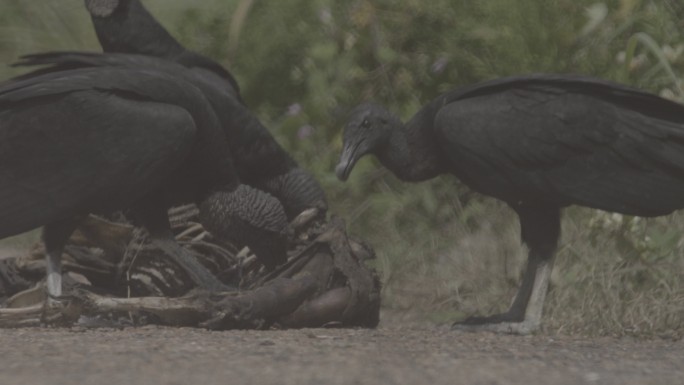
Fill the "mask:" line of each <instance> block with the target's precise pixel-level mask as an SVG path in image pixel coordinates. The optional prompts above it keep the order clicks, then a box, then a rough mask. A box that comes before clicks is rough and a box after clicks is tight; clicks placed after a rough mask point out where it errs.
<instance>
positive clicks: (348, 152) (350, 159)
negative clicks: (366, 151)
mask: <svg viewBox="0 0 684 385" xmlns="http://www.w3.org/2000/svg"><path fill="white" fill-rule="evenodd" d="M359 144H360V143H359ZM359 144H357V145H356V146H350V145H349V144H345V146H344V149H343V150H342V154H341V155H340V160H339V162H337V166H336V167H335V174H337V179H339V180H341V181H342V182H344V181H346V180H347V178H349V174H350V173H351V170H352V169H353V168H354V164H356V161H357V160H359V158H360V157H361V155H363V153H361V152H359V151H358V150H359Z"/></svg>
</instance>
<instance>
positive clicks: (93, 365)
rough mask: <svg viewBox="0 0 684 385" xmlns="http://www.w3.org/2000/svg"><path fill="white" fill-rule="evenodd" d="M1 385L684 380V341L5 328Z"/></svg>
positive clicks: (623, 384) (668, 383) (657, 383)
mask: <svg viewBox="0 0 684 385" xmlns="http://www.w3.org/2000/svg"><path fill="white" fill-rule="evenodd" d="M0 355H1V357H2V358H1V361H0V384H2V385H15V384H16V385H33V384H51V385H61V384H65V385H66V384H69V385H71V384H103V385H105V384H106V385H118V384H122V385H123V384H125V385H129V384H178V385H186V384H201V385H213V384H221V385H235V384H282V385H288V384H297V385H309V384H316V385H319V384H333V385H334V384H406V385H408V384H412V385H414V384H449V385H454V384H483V385H496V384H556V385H563V384H616V385H618V384H619V385H628V384H653V385H679V384H683V383H684V340H679V341H672V340H669V341H668V340H660V339H651V340H641V339H639V340H637V339H624V338H623V339H614V338H595V339H589V338H578V337H567V336H565V337H563V336H550V335H536V336H529V337H518V336H501V335H494V334H490V333H464V332H453V331H450V330H448V329H447V328H443V327H437V326H431V325H419V326H402V325H396V324H390V325H387V324H381V327H379V328H378V329H376V330H348V329H347V330H345V329H305V330H290V331H228V332H212V331H206V330H197V329H189V328H180V329H178V328H167V327H152V326H147V327H141V328H127V329H83V328H72V329H40V328H37V329H15V330H7V329H5V330H0Z"/></svg>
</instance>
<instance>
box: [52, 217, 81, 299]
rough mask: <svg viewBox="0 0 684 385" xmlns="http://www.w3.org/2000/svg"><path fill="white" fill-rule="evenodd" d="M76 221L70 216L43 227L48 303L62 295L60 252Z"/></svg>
mask: <svg viewBox="0 0 684 385" xmlns="http://www.w3.org/2000/svg"><path fill="white" fill-rule="evenodd" d="M78 223H79V220H78V219H76V218H72V219H67V220H62V221H58V222H53V223H50V224H48V225H45V226H44V227H43V244H45V262H46V270H47V294H48V304H54V303H55V302H58V301H59V299H60V297H61V296H62V252H63V251H64V244H65V243H66V241H67V239H69V236H71V233H73V232H74V230H75V229H76V226H77V225H78Z"/></svg>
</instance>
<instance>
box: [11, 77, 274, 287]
mask: <svg viewBox="0 0 684 385" xmlns="http://www.w3.org/2000/svg"><path fill="white" fill-rule="evenodd" d="M185 202H195V203H197V204H198V205H199V208H200V211H201V213H202V214H203V218H204V220H206V221H207V222H209V224H210V227H212V226H213V228H214V229H215V230H216V231H217V232H218V233H219V234H220V235H226V236H228V237H231V236H233V237H238V238H242V237H243V236H244V237H246V238H247V240H248V243H249V246H250V247H252V246H254V247H255V248H256V249H260V248H261V249H265V248H266V246H267V245H270V249H269V250H271V251H273V253H274V254H273V255H267V256H265V257H270V258H271V259H270V260H269V259H266V261H265V262H266V264H268V263H269V261H274V262H276V261H280V260H283V259H284V257H285V245H286V242H287V240H286V236H287V218H286V216H285V212H284V210H283V208H282V206H281V204H280V203H279V202H278V201H277V200H276V199H275V198H274V197H272V196H271V195H269V194H267V193H264V192H261V191H259V190H257V189H254V188H252V187H249V186H246V185H242V184H240V180H239V177H238V175H237V174H236V172H235V169H234V167H233V161H232V157H231V151H230V146H229V139H228V138H227V136H226V134H225V132H224V130H223V129H222V127H221V125H220V122H219V120H218V118H217V117H216V114H215V113H214V110H213V108H212V106H211V104H210V103H209V102H208V100H207V98H206V97H205V96H204V94H203V93H202V92H201V91H200V90H199V89H198V88H197V87H195V86H193V85H192V84H190V83H188V82H187V81H185V80H183V79H182V78H179V77H177V76H174V74H173V73H169V72H164V71H161V70H156V69H154V68H145V67H142V66H140V67H138V68H120V67H106V66H102V67H91V68H77V69H71V70H61V69H60V68H53V69H43V70H39V71H37V72H34V73H32V74H28V75H25V76H23V77H21V78H20V79H17V80H14V81H9V82H6V83H4V84H2V85H0V213H2V216H1V217H0V238H4V237H7V236H11V235H14V234H18V233H21V232H24V231H27V230H31V229H33V228H36V227H39V226H44V228H43V241H44V243H45V248H46V251H47V253H46V254H47V262H48V293H49V295H50V296H51V297H53V298H58V297H59V296H60V295H61V271H60V258H61V251H62V249H63V247H64V243H65V242H66V240H67V238H68V237H69V235H70V234H71V233H72V231H73V230H74V229H75V228H76V226H77V224H78V222H79V218H80V217H82V216H84V215H87V214H88V213H108V212H112V211H115V210H119V209H129V210H130V211H131V212H132V215H133V217H134V219H135V220H136V221H137V222H138V223H140V224H142V225H144V226H145V227H146V228H147V230H148V231H149V233H150V238H151V240H153V241H154V242H155V243H156V244H157V245H158V246H159V247H160V248H161V249H162V250H164V251H165V252H166V253H167V254H169V255H170V256H171V257H172V258H174V260H175V261H176V262H177V263H179V264H180V265H181V266H182V267H184V268H185V270H186V271H187V272H188V274H189V276H190V277H191V278H192V279H193V280H194V281H195V282H196V283H197V284H198V285H200V286H202V287H204V288H206V289H210V290H221V289H224V288H225V287H224V286H223V285H222V284H221V282H219V281H218V280H217V279H216V278H215V277H214V276H213V275H211V274H210V273H209V272H208V271H207V270H206V269H204V268H203V267H202V266H201V265H200V264H199V263H198V262H197V261H196V260H195V259H194V258H193V257H192V256H191V255H189V254H188V253H187V252H186V251H184V249H183V248H182V247H180V246H179V245H178V244H177V243H176V242H175V239H174V238H173V234H172V233H171V229H170V225H169V220H168V216H167V210H168V208H169V207H170V206H172V205H177V204H181V203H185Z"/></svg>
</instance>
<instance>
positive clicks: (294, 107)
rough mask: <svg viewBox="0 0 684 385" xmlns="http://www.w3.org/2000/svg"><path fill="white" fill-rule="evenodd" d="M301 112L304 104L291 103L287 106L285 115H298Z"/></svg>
mask: <svg viewBox="0 0 684 385" xmlns="http://www.w3.org/2000/svg"><path fill="white" fill-rule="evenodd" d="M301 112H302V105H301V104H299V103H294V104H290V106H289V107H287V112H286V113H285V115H287V116H297V115H299V113H301Z"/></svg>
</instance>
